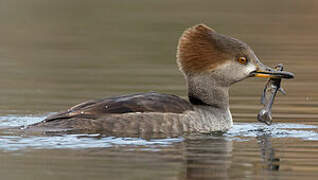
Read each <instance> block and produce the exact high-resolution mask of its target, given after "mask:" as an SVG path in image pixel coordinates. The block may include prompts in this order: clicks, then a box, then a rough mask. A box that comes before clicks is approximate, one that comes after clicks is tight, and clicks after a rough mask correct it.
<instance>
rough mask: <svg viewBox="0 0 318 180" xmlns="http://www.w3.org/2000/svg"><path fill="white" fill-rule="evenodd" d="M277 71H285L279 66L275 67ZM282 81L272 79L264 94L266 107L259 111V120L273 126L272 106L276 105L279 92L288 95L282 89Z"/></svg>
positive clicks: (262, 102) (263, 100)
mask: <svg viewBox="0 0 318 180" xmlns="http://www.w3.org/2000/svg"><path fill="white" fill-rule="evenodd" d="M275 70H277V71H283V65H282V64H278V65H277V66H276V67H275ZM281 81H282V79H273V78H270V79H269V80H268V81H267V83H266V84H265V88H264V92H263V94H262V97H261V104H263V105H264V107H263V109H261V110H260V111H259V113H258V115H257V119H258V120H259V121H260V122H263V123H265V124H267V125H271V124H272V105H273V103H274V100H275V96H276V94H277V92H278V91H280V92H282V93H283V94H286V93H285V91H284V90H283V89H282V88H281Z"/></svg>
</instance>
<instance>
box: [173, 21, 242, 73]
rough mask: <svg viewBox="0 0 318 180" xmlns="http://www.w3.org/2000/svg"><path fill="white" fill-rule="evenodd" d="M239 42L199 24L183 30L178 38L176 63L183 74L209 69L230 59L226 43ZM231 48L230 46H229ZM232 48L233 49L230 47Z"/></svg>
mask: <svg viewBox="0 0 318 180" xmlns="http://www.w3.org/2000/svg"><path fill="white" fill-rule="evenodd" d="M227 41H231V43H235V44H240V43H241V42H238V40H236V39H234V38H230V37H227V36H224V35H221V34H218V33H217V32H216V31H214V30H213V29H212V28H210V27H208V26H206V25H204V24H199V25H196V26H193V27H191V28H189V29H187V30H185V31H184V33H183V34H182V36H181V37H180V39H179V44H178V49H177V63H178V66H179V68H180V70H181V71H182V72H183V73H185V74H192V73H201V72H206V71H211V70H213V69H215V68H216V67H217V66H218V65H220V64H223V63H225V62H226V61H227V60H230V59H231V53H229V52H227V51H226V49H227V47H226V46H227V43H226V44H222V43H223V42H227ZM229 48H231V47H229ZM231 50H233V49H231Z"/></svg>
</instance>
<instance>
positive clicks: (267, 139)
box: [180, 134, 280, 180]
mask: <svg viewBox="0 0 318 180" xmlns="http://www.w3.org/2000/svg"><path fill="white" fill-rule="evenodd" d="M256 140H257V142H258V147H259V151H258V150H257V149H254V151H253V152H248V151H249V150H248V149H249V147H245V146H246V145H245V144H244V143H242V142H236V141H233V140H232V139H230V138H227V137H224V136H217V137H215V136H213V137H211V136H207V137H205V138H204V137H202V136H200V137H190V138H187V139H186V140H185V142H184V148H185V149H184V153H185V154H184V158H185V172H184V175H183V176H182V178H180V179H188V180H190V179H191V180H198V179H200V180H203V179H231V178H234V177H241V178H244V177H247V176H249V175H251V174H254V175H255V174H258V173H259V172H263V171H264V169H266V170H269V171H278V170H279V161H280V159H279V158H277V157H275V150H274V148H273V147H272V143H271V136H270V135H268V134H261V135H259V136H257V137H256ZM254 148H255V144H254ZM259 152H261V156H260V157H261V159H262V162H263V163H262V164H260V165H257V164H255V158H254V157H253V154H256V155H257V154H259ZM240 154H242V155H240ZM250 156H252V157H250ZM253 158H254V160H253ZM258 164H259V163H258Z"/></svg>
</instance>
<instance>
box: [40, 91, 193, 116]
mask: <svg viewBox="0 0 318 180" xmlns="http://www.w3.org/2000/svg"><path fill="white" fill-rule="evenodd" d="M187 110H193V106H192V105H191V104H190V103H189V102H188V101H186V100H184V99H182V98H180V97H178V96H175V95H169V94H159V93H155V92H150V93H140V94H131V95H126V96H118V97H111V98H105V99H100V100H91V101H87V102H84V103H81V104H78V105H76V106H74V107H72V108H70V109H69V110H67V111H66V112H61V113H58V114H54V115H51V116H49V117H47V118H46V119H45V121H52V120H56V119H69V118H72V117H85V118H97V117H98V116H100V115H104V114H107V113H108V114H111V113H113V114H114V113H115V114H120V113H129V112H163V113H164V112H171V113H182V112H184V111H187Z"/></svg>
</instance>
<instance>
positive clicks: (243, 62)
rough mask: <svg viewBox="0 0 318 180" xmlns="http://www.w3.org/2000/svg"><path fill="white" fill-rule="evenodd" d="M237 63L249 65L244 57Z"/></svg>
mask: <svg viewBox="0 0 318 180" xmlns="http://www.w3.org/2000/svg"><path fill="white" fill-rule="evenodd" d="M237 61H238V62H239V63H241V64H247V58H246V57H244V56H241V57H239V58H237Z"/></svg>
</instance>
